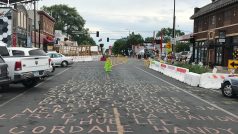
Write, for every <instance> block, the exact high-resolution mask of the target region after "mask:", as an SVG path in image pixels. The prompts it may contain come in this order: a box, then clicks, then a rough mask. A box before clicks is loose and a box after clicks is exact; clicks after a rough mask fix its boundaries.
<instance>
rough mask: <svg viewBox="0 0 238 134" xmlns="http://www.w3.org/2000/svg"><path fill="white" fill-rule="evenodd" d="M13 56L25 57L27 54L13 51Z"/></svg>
mask: <svg viewBox="0 0 238 134" xmlns="http://www.w3.org/2000/svg"><path fill="white" fill-rule="evenodd" d="M12 55H13V56H24V55H25V53H24V51H20V50H12Z"/></svg>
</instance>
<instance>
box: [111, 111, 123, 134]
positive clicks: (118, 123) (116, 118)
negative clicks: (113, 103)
mask: <svg viewBox="0 0 238 134" xmlns="http://www.w3.org/2000/svg"><path fill="white" fill-rule="evenodd" d="M113 113H114V116H115V120H116V125H117V132H118V134H123V133H124V128H123V126H122V125H121V120H120V113H119V112H118V110H117V108H115V107H114V108H113Z"/></svg>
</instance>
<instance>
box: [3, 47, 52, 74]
mask: <svg viewBox="0 0 238 134" xmlns="http://www.w3.org/2000/svg"><path fill="white" fill-rule="evenodd" d="M7 49H8V51H9V55H10V56H43V57H46V56H48V55H47V54H46V53H45V52H44V51H43V50H41V49H39V48H23V47H8V48H7ZM47 59H48V58H47ZM48 60H50V62H51V66H50V67H49V68H48V69H46V75H48V74H49V72H54V71H55V68H54V67H53V62H52V61H51V59H48Z"/></svg>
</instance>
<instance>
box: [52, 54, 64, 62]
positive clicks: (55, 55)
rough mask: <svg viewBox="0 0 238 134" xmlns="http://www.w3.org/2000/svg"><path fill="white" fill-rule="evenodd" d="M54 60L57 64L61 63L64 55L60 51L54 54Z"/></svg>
mask: <svg viewBox="0 0 238 134" xmlns="http://www.w3.org/2000/svg"><path fill="white" fill-rule="evenodd" d="M52 60H53V63H54V64H55V65H61V62H62V56H61V55H60V54H58V53H53V54H52Z"/></svg>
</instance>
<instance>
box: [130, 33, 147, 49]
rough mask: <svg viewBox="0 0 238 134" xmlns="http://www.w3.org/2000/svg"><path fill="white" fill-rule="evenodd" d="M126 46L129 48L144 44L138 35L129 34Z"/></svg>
mask: <svg viewBox="0 0 238 134" xmlns="http://www.w3.org/2000/svg"><path fill="white" fill-rule="evenodd" d="M127 41H128V44H129V46H130V48H131V46H132V45H138V44H142V43H144V39H143V37H142V36H141V35H140V34H134V32H133V33H132V34H130V35H129V36H128V38H127Z"/></svg>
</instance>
